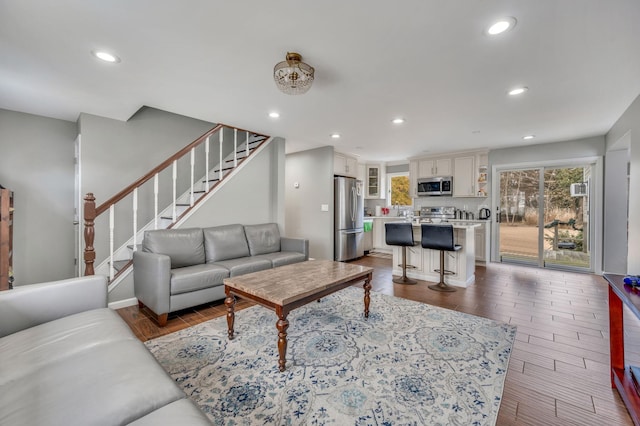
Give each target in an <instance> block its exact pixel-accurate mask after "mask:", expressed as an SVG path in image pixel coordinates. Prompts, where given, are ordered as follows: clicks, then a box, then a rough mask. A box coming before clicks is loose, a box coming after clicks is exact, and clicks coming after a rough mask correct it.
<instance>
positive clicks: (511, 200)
mask: <svg viewBox="0 0 640 426" xmlns="http://www.w3.org/2000/svg"><path fill="white" fill-rule="evenodd" d="M592 169H593V165H579V166H566V167H563V166H554V167H533V168H522V169H513V168H511V169H498V170H497V172H498V177H499V190H498V194H499V200H500V201H499V203H500V204H499V206H498V209H499V212H498V217H497V222H498V250H497V252H498V257H499V258H498V260H499V261H500V262H510V263H520V264H526V265H531V266H539V267H547V268H557V269H558V268H559V269H572V270H579V271H592V270H593V263H592V258H591V238H590V231H589V230H590V221H589V213H590V198H591V197H590V196H589V195H590V187H591V185H590V182H591V175H592Z"/></svg>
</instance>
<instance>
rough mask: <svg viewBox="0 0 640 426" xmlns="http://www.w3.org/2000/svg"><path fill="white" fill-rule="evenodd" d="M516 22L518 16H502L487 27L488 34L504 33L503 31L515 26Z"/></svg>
mask: <svg viewBox="0 0 640 426" xmlns="http://www.w3.org/2000/svg"><path fill="white" fill-rule="evenodd" d="M516 22H517V21H516V18H512V17H507V18H500V19H499V20H497V21H496V22H494V23H493V24H492V25H491V26H490V27H489V28H488V29H487V34H489V35H498V34H502V33H503V32H505V31H507V30H510V29H512V28H513V27H515V26H516Z"/></svg>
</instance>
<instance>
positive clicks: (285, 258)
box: [256, 251, 307, 268]
mask: <svg viewBox="0 0 640 426" xmlns="http://www.w3.org/2000/svg"><path fill="white" fill-rule="evenodd" d="M256 258H258V259H269V261H271V264H272V265H273V267H274V268H275V267H278V266H284V265H289V264H291V263H297V262H304V261H305V260H307V259H306V256H305V255H304V254H302V253H298V252H296V251H278V252H275V253H267V254H261V255H259V256H256Z"/></svg>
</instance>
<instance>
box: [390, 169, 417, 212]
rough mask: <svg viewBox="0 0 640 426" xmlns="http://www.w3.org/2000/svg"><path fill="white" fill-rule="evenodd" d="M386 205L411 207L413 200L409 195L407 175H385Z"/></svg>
mask: <svg viewBox="0 0 640 426" xmlns="http://www.w3.org/2000/svg"><path fill="white" fill-rule="evenodd" d="M387 188H388V190H387V204H389V205H391V206H395V205H396V204H398V205H399V206H409V207H411V206H412V205H413V199H412V198H411V194H410V193H409V173H408V172H404V173H388V174H387Z"/></svg>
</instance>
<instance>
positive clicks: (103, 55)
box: [91, 50, 120, 64]
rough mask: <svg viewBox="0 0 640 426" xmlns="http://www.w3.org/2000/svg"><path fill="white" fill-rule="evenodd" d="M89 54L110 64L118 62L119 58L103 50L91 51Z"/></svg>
mask: <svg viewBox="0 0 640 426" xmlns="http://www.w3.org/2000/svg"><path fill="white" fill-rule="evenodd" d="M91 54H92V55H93V56H95V57H96V58H98V59H100V60H101V61H104V62H109V63H112V64H115V63H118V62H120V58H118V57H117V56H116V55H114V54H112V53H109V52H105V51H104V50H92V51H91Z"/></svg>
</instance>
